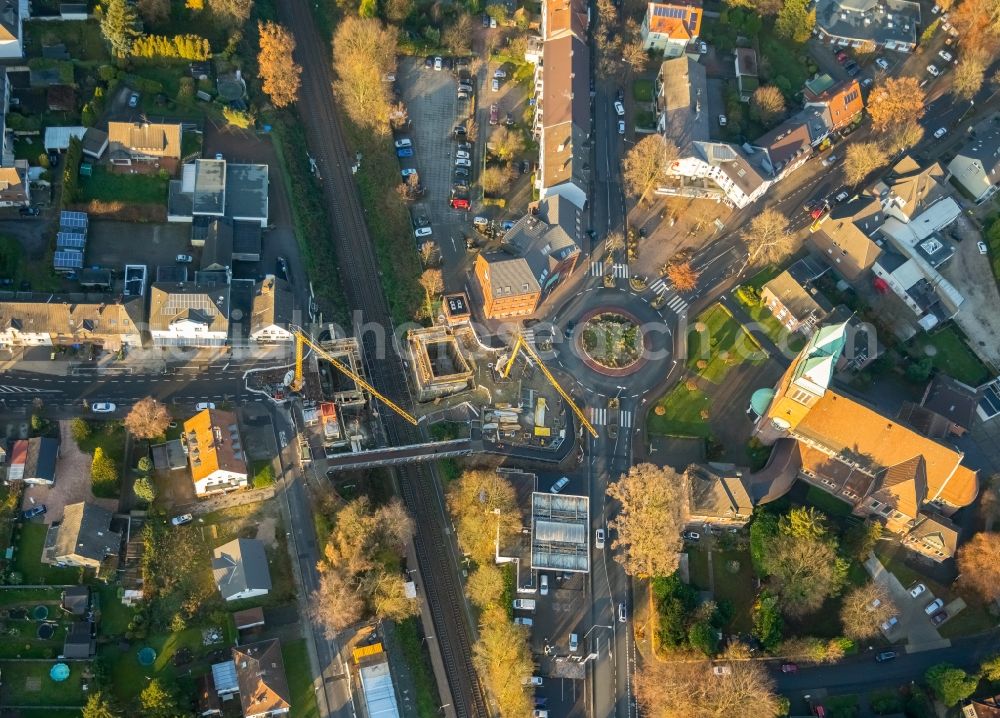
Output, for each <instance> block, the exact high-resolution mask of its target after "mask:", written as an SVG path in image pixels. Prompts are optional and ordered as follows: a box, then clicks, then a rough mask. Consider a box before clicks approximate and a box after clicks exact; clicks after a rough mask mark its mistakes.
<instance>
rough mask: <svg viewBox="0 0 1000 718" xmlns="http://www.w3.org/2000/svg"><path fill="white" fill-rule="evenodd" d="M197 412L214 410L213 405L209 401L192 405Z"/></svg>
mask: <svg viewBox="0 0 1000 718" xmlns="http://www.w3.org/2000/svg"><path fill="white" fill-rule="evenodd" d="M194 408H195V409H196V410H197V411H205V409H214V408H215V403H214V402H211V401H203V402H200V403H198V404H195V405H194Z"/></svg>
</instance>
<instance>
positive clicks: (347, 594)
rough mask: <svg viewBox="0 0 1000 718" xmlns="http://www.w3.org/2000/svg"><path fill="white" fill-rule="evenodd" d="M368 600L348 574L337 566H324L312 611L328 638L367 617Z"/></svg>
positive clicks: (314, 595) (322, 566)
mask: <svg viewBox="0 0 1000 718" xmlns="http://www.w3.org/2000/svg"><path fill="white" fill-rule="evenodd" d="M364 608H365V604H364V600H363V599H362V597H361V595H360V594H359V593H358V589H357V586H355V585H353V584H352V582H351V580H350V578H349V577H348V575H347V573H346V572H345V571H344V570H343V569H341V568H340V567H337V566H329V565H327V564H321V571H320V574H319V584H318V588H317V589H316V591H315V592H314V593H313V595H312V600H311V606H310V611H311V612H312V617H313V619H314V620H315V621H316V622H317V623H319V625H320V626H322V627H323V632H324V633H325V634H326V637H327V638H330V639H332V638H334V637H335V636H336V635H337V633H339V632H340V631H342V630H344V629H345V628H347V627H348V626H350V625H352V624H354V623H357V622H358V621H360V620H361V616H362V615H364Z"/></svg>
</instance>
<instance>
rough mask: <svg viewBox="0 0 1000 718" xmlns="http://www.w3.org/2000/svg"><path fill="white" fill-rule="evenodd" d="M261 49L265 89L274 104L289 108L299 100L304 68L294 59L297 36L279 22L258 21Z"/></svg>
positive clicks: (260, 64) (260, 58)
mask: <svg viewBox="0 0 1000 718" xmlns="http://www.w3.org/2000/svg"><path fill="white" fill-rule="evenodd" d="M257 28H258V29H259V30H260V52H259V53H258V54H257V64H258V66H259V67H260V77H261V78H262V79H263V80H264V92H266V93H267V96H268V97H270V98H271V102H272V103H273V104H274V106H275V107H287V106H288V105H290V104H292V103H293V102H295V101H296V100H297V99H298V96H299V86H300V85H301V84H302V78H301V75H302V68H301V67H299V65H298V64H297V63H296V62H295V60H294V59H292V52H293V51H294V50H295V38H294V37H292V34H291V33H290V32H288V30H287V29H286V28H285V27H284V26H283V25H279V24H278V23H276V22H270V21H268V22H258V23H257Z"/></svg>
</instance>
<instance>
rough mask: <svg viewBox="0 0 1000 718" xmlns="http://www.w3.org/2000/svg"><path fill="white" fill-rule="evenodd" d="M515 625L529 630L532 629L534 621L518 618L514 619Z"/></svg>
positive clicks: (522, 617) (523, 617)
mask: <svg viewBox="0 0 1000 718" xmlns="http://www.w3.org/2000/svg"><path fill="white" fill-rule="evenodd" d="M514 623H516V624H517V625H519V626H527V627H528V628H531V624H533V623H534V621H533V620H532V619H530V618H528V617H527V616H518V617H517V618H515V619H514Z"/></svg>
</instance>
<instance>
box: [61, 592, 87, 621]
mask: <svg viewBox="0 0 1000 718" xmlns="http://www.w3.org/2000/svg"><path fill="white" fill-rule="evenodd" d="M60 607H61V608H62V610H64V611H65V612H66V613H69V614H71V615H73V616H85V615H87V609H88V608H90V588H89V587H87V586H72V587H71V588H67V589H66V590H65V591H63V592H62V601H61V603H60Z"/></svg>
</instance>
